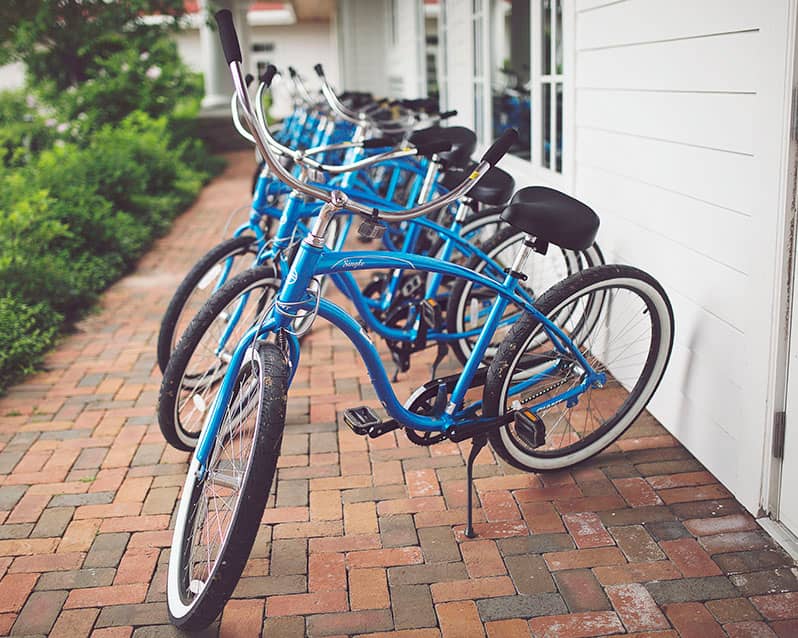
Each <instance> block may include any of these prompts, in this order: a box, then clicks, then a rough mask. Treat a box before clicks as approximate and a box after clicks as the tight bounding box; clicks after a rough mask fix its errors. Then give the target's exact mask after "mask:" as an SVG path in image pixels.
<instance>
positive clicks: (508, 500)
mask: <svg viewBox="0 0 798 638" xmlns="http://www.w3.org/2000/svg"><path fill="white" fill-rule="evenodd" d="M480 500H481V501H482V511H483V512H484V513H485V518H486V519H487V520H488V521H489V522H494V521H515V520H518V519H519V518H521V512H519V511H518V506H517V505H516V504H515V499H514V498H513V495H512V494H510V492H508V491H507V490H502V491H498V490H497V491H494V492H485V493H484V494H482V495H480Z"/></svg>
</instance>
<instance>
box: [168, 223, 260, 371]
mask: <svg viewBox="0 0 798 638" xmlns="http://www.w3.org/2000/svg"><path fill="white" fill-rule="evenodd" d="M256 241H257V240H256V238H255V237H254V236H252V235H241V236H240V237H232V238H230V239H226V240H225V241H223V242H222V243H220V244H217V245H216V246H214V247H213V248H211V249H210V250H209V251H208V252H207V253H205V254H204V255H203V256H202V257H201V258H200V259H199V261H197V263H196V264H194V266H193V267H192V268H191V270H190V271H189V272H188V274H187V275H186V276H185V277H184V278H183V281H181V282H180V285H179V286H178V287H177V290H175V294H174V295H172V299H171V300H170V301H169V305H168V306H167V308H166V312H164V315H163V319H161V327H160V330H159V332H158V346H157V352H158V367H160V369H161V372H164V371H165V370H166V366H167V364H168V363H169V357H171V356H172V352H173V351H174V349H175V346H176V345H177V342H178V341H179V340H180V336H181V335H182V331H180V330H178V329H177V327H178V325H179V323H180V320H181V318H182V317H183V314H184V312H185V310H186V307H187V304H188V302H189V300H190V299H191V297H192V295H193V294H194V293H195V292H196V291H197V290H198V289H202V290H205V289H210V291H211V292H213V287H212V286H211V283H212V279H213V275H212V273H213V270H214V269H215V268H216V267H217V266H218V265H219V264H221V263H223V262H224V261H226V260H227V259H229V258H230V257H239V256H243V255H246V254H251V255H252V257H253V259H254V257H255V255H256V254H257V248H256V247H255V246H256V245H255V242H256ZM208 278H210V280H209V279H208ZM203 283H204V285H202V284H203ZM186 325H188V324H186Z"/></svg>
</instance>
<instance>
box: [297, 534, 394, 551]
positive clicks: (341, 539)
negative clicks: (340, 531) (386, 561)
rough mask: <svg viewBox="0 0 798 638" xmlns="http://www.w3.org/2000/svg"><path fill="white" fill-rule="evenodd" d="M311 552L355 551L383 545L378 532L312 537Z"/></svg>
mask: <svg viewBox="0 0 798 638" xmlns="http://www.w3.org/2000/svg"><path fill="white" fill-rule="evenodd" d="M309 546H310V547H309V549H310V552H311V553H313V552H355V551H358V550H364V549H379V548H380V547H382V543H381V542H380V537H379V535H377V534H358V535H354V536H352V535H349V534H347V535H346V536H338V537H334V538H311V539H310V542H309Z"/></svg>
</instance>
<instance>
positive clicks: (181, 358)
mask: <svg viewBox="0 0 798 638" xmlns="http://www.w3.org/2000/svg"><path fill="white" fill-rule="evenodd" d="M279 285H280V280H279V278H277V276H276V275H275V271H274V269H273V268H272V267H270V266H258V267H255V268H250V269H248V270H245V271H244V272H242V273H240V274H238V275H237V276H236V277H234V278H233V279H231V280H230V281H228V282H227V283H226V284H224V285H223V286H222V287H221V288H219V290H217V291H216V292H215V293H214V294H213V295H212V296H211V297H210V299H208V301H207V302H206V303H205V305H204V306H203V307H202V309H201V310H200V311H199V313H197V315H196V316H195V317H194V318H193V319H192V320H191V323H190V324H189V326H188V328H186V330H185V332H184V333H183V336H182V337H181V339H180V341H179V342H178V344H177V347H176V348H175V351H174V353H173V354H172V356H171V358H170V359H169V363H168V364H167V366H166V370H164V373H163V379H162V381H161V388H160V392H159V395H158V408H157V411H158V425H159V426H160V429H161V433H162V434H163V436H164V438H165V439H166V441H167V442H168V443H169V445H171V446H172V447H175V448H177V449H178V450H184V451H188V450H193V449H194V447H195V446H196V444H197V439H198V437H199V432H200V429H201V427H202V424H203V422H204V419H205V413H206V411H207V410H208V409H209V407H210V405H211V404H212V402H213V396H215V391H216V390H217V389H218V388H217V386H218V383H219V382H220V381H221V379H222V377H223V376H224V373H225V371H226V368H227V362H226V361H225V360H224V357H223V356H222V355H221V354H216V353H215V352H212V354H210V355H208V354H205V351H204V350H203V347H202V346H203V344H204V343H205V342H206V341H207V340H208V339H210V340H211V341H213V338H214V336H213V335H212V333H211V330H212V329H214V328H215V327H216V326H219V327H220V328H222V329H225V328H226V321H227V317H226V316H225V315H224V314H223V313H225V312H226V310H227V309H228V308H236V307H237V303H238V300H239V299H241V298H242V297H243V295H245V294H248V293H249V294H251V293H252V292H253V291H255V290H257V289H258V288H262V289H263V294H265V293H266V292H267V291H271V292H273V293H274V294H276V292H277V290H278V289H279ZM266 303H268V301H263V300H262V298H261V299H259V302H258V305H256V306H254V315H252V307H250V310H249V313H250V316H248V317H246V318H243V317H242V318H239V324H240V325H238V326H236V327H235V328H234V330H235V331H237V332H235V333H233V334H231V336H230V340H229V342H228V343H230V346H231V348H233V347H235V345H236V344H237V342H238V338H240V337H241V336H243V334H244V332H245V331H246V330H247V329H248V328H249V326H250V325H252V321H254V320H256V318H257V317H259V316H260V315H261V313H262V311H263V310H264V307H265V305H264V307H261V305H263V304H266ZM245 310H246V309H245ZM230 314H231V313H227V315H228V316H229V315H230ZM203 355H204V356H206V357H207V359H208V361H204V360H203V359H201V358H200V357H202V356H203ZM213 366H215V367H213ZM195 369H196V370H198V372H194V371H193V370H195ZM187 378H188V379H190V383H189V382H187ZM195 397H199V399H196V398H195ZM184 408H185V410H184Z"/></svg>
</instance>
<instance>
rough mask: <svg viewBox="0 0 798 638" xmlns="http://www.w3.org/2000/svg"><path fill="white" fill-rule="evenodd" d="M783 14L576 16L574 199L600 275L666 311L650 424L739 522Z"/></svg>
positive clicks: (766, 312) (775, 169)
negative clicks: (660, 376) (589, 214)
mask: <svg viewBox="0 0 798 638" xmlns="http://www.w3.org/2000/svg"><path fill="white" fill-rule="evenodd" d="M787 6H788V0H772V1H769V2H767V3H762V2H756V1H755V0H702V1H701V2H694V1H692V0H626V1H624V2H609V1H607V0H581V1H578V2H577V5H576V41H575V46H576V58H575V60H576V61H575V70H576V75H575V89H576V93H575V96H576V97H575V101H576V116H575V119H576V131H575V140H574V142H575V164H574V184H575V193H576V196H577V197H580V198H581V199H583V200H585V201H586V202H588V203H589V204H591V205H592V206H593V207H594V208H595V209H596V210H597V211H598V212H599V214H600V216H601V220H602V226H601V230H600V232H599V243H600V245H601V246H602V248H603V249H604V250H605V252H606V256H607V258H608V261H609V260H611V261H619V262H625V263H630V264H635V265H637V266H640V267H642V268H643V269H645V270H648V271H649V272H651V273H652V274H653V275H654V276H655V277H657V278H658V279H659V280H660V281H661V282H662V283H663V285H664V286H665V287H666V289H667V291H668V294H669V295H670V298H671V301H672V302H673V306H674V313H675V316H676V343H675V347H674V352H673V357H672V360H671V364H670V368H669V371H668V374H667V376H666V378H665V380H664V382H663V385H662V386H661V388H660V390H659V391H658V393H657V395H656V397H655V399H654V401H653V402H652V404H651V410H652V412H653V413H654V414H655V415H656V416H657V417H658V418H659V419H660V420H661V421H662V422H663V423H664V425H665V426H666V427H668V428H669V429H670V430H671V431H672V432H673V433H674V434H675V435H676V436H677V437H678V438H679V440H680V441H681V442H682V443H683V444H685V445H686V446H687V447H688V449H690V450H691V451H692V452H693V453H694V454H695V455H696V456H697V457H698V459H699V460H700V461H701V462H702V463H704V464H705V465H706V466H707V467H708V469H709V470H710V471H712V472H713V473H714V474H715V475H716V476H717V477H718V478H719V479H720V480H721V481H722V482H723V483H724V484H725V485H726V486H727V487H728V488H729V489H730V490H731V491H732V492H733V493H734V494H735V495H736V496H737V498H738V499H740V501H741V502H742V503H743V504H744V505H745V506H746V507H747V508H748V509H750V510H752V511H756V510H757V509H758V507H759V505H760V502H761V498H760V497H761V495H760V487H761V482H760V477H761V474H762V466H763V460H764V458H765V454H764V440H765V432H766V429H767V427H768V426H769V423H770V420H771V419H772V411H773V406H772V404H771V398H770V396H771V392H772V388H770V387H769V379H770V378H771V377H772V370H771V364H770V361H771V350H772V344H773V341H774V334H773V333H774V330H775V327H776V324H775V323H774V320H773V312H774V311H773V308H774V303H775V301H776V299H775V293H776V289H775V287H776V283H775V282H776V281H777V280H778V279H779V276H780V268H781V266H780V260H779V259H778V255H780V254H781V250H782V248H781V245H780V242H781V227H782V226H783V223H784V215H785V211H784V209H783V208H782V207H781V205H780V202H779V198H778V191H779V183H780V181H781V180H782V179H783V175H780V173H779V162H780V149H781V145H780V144H779V143H777V142H778V139H779V138H778V136H779V132H780V131H781V130H782V129H783V125H784V121H785V113H784V103H785V99H784V98H785V89H784V85H785V83H786V82H785V78H786V75H785V73H786V70H785V62H786V48H785V43H786V41H787V26H786V24H788V21H787V19H786V18H787ZM774 142H776V143H774Z"/></svg>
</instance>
